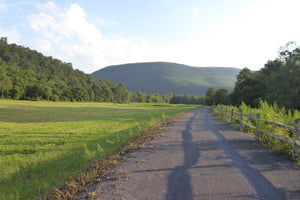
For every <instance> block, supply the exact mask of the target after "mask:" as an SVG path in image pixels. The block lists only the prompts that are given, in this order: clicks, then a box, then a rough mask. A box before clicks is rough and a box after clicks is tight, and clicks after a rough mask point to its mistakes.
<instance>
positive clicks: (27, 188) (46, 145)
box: [0, 100, 196, 199]
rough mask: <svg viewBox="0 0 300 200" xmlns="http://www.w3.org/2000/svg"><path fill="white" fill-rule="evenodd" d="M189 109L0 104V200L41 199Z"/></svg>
mask: <svg viewBox="0 0 300 200" xmlns="http://www.w3.org/2000/svg"><path fill="white" fill-rule="evenodd" d="M194 108H196V106H188V105H155V104H154V105H151V104H109V103H108V104H104V103H66V102H58V103H56V102H30V101H10V100H0V174H1V176H0V199H17V198H20V199H32V198H33V197H35V196H37V195H43V194H45V193H47V192H49V191H50V190H51V189H52V188H53V187H54V186H58V185H61V184H63V183H64V181H65V180H68V179H69V178H71V177H73V176H75V175H76V174H77V173H79V172H80V171H82V170H84V169H86V168H87V167H88V166H89V164H90V163H92V162H94V161H96V160H99V159H100V158H103V157H105V156H107V155H109V154H111V153H112V152H113V151H115V150H117V149H118V148H119V147H120V146H121V145H123V144H124V143H126V142H128V141H130V140H131V139H132V138H134V137H135V136H136V135H137V134H140V133H141V132H142V131H143V130H145V129H146V128H147V127H149V125H150V124H153V123H159V122H161V121H163V120H166V119H167V118H170V117H172V116H174V115H176V114H178V113H180V112H184V111H188V110H191V109H194Z"/></svg>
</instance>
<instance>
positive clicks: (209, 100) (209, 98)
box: [205, 87, 217, 106]
mask: <svg viewBox="0 0 300 200" xmlns="http://www.w3.org/2000/svg"><path fill="white" fill-rule="evenodd" d="M216 92H217V89H216V88H215V87H209V88H208V89H207V91H206V93H205V103H206V104H207V105H209V106H211V105H214V104H215V103H216V102H215V99H214V97H215V95H216Z"/></svg>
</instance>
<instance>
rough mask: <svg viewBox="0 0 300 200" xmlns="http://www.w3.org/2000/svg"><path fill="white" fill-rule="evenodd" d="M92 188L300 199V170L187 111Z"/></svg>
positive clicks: (138, 195)
mask: <svg viewBox="0 0 300 200" xmlns="http://www.w3.org/2000/svg"><path fill="white" fill-rule="evenodd" d="M112 171H113V173H117V174H118V177H119V178H118V180H106V181H104V182H100V183H97V184H96V185H94V186H93V188H95V189H94V194H95V199H126V200H134V199H143V200H146V199H149V200H150V199H151V200H153V199H162V200H177V199H178V200H193V199H195V200H196V199H216V200H219V199H220V200H221V199H222V200H224V199H270V200H277V199H278V200H286V199H295V200H296V199H297V200H299V199H300V168H299V167H298V166H295V165H294V164H293V163H292V162H290V161H288V160H286V159H283V158H281V157H279V156H277V155H275V154H273V153H271V152H269V151H268V150H267V149H266V148H264V147H262V146H261V145H260V144H258V143H256V142H255V141H254V138H253V137H252V136H250V135H248V134H247V133H243V132H240V131H234V130H232V129H230V128H229V127H228V126H226V125H224V124H223V123H222V122H219V121H218V120H216V119H215V118H214V117H213V116H211V115H210V114H209V112H208V109H207V108H201V109H197V110H194V111H191V112H189V113H187V114H185V115H184V116H183V117H182V118H181V119H180V120H178V121H176V122H173V123H172V124H171V125H170V126H169V127H167V128H166V129H165V130H163V131H162V132H161V133H160V136H159V137H157V138H155V139H154V140H153V141H152V142H151V143H146V144H144V148H142V149H140V150H138V151H136V152H134V153H131V154H129V155H128V156H127V157H126V158H125V159H124V160H123V161H121V163H120V165H119V166H118V167H116V168H114V169H113V170H112Z"/></svg>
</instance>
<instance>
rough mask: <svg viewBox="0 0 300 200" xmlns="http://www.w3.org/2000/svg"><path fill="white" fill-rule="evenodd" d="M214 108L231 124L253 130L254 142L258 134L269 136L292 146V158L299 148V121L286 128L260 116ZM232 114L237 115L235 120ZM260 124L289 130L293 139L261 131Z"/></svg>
mask: <svg viewBox="0 0 300 200" xmlns="http://www.w3.org/2000/svg"><path fill="white" fill-rule="evenodd" d="M216 108H217V109H219V110H220V112H221V114H222V115H223V114H224V115H225V116H226V117H230V118H231V122H233V120H238V121H239V123H240V126H241V127H242V126H243V125H244V126H247V127H249V128H252V129H255V139H256V140H259V135H258V133H259V132H262V133H264V134H267V135H269V136H271V137H273V138H276V139H279V140H283V141H285V142H287V143H289V144H292V145H293V156H294V154H295V152H296V151H297V149H298V148H299V146H300V119H295V123H294V126H288V125H284V124H278V123H275V122H270V121H266V120H263V119H260V114H257V116H252V115H248V114H244V113H242V112H236V111H234V110H233V109H232V110H227V108H226V109H225V110H224V109H223V108H220V107H216ZM228 114H230V115H228ZM234 114H236V115H239V118H238V119H236V118H235V117H234ZM243 117H247V118H249V119H252V120H255V121H256V125H255V126H253V125H251V124H248V123H247V122H245V121H243ZM260 122H262V123H264V124H268V125H271V126H274V127H278V128H283V129H289V130H291V131H293V132H294V137H293V139H290V138H287V137H284V136H282V135H277V134H276V133H273V132H270V131H267V130H264V129H261V128H259V123H260Z"/></svg>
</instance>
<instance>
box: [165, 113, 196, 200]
mask: <svg viewBox="0 0 300 200" xmlns="http://www.w3.org/2000/svg"><path fill="white" fill-rule="evenodd" d="M197 114H198V111H196V112H195V114H194V115H193V116H192V117H191V119H190V120H189V121H187V122H186V129H185V130H184V131H182V139H183V144H182V146H183V149H184V163H183V164H184V165H183V166H178V167H175V168H173V169H172V171H171V173H170V175H169V177H168V191H167V195H166V200H182V199H185V200H192V199H193V192H192V187H191V177H190V175H189V173H188V169H189V168H191V167H192V166H193V165H195V164H196V163H197V162H198V160H199V157H200V150H199V147H198V146H197V144H194V143H193V136H192V124H193V122H194V120H195V118H196V116H197Z"/></svg>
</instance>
